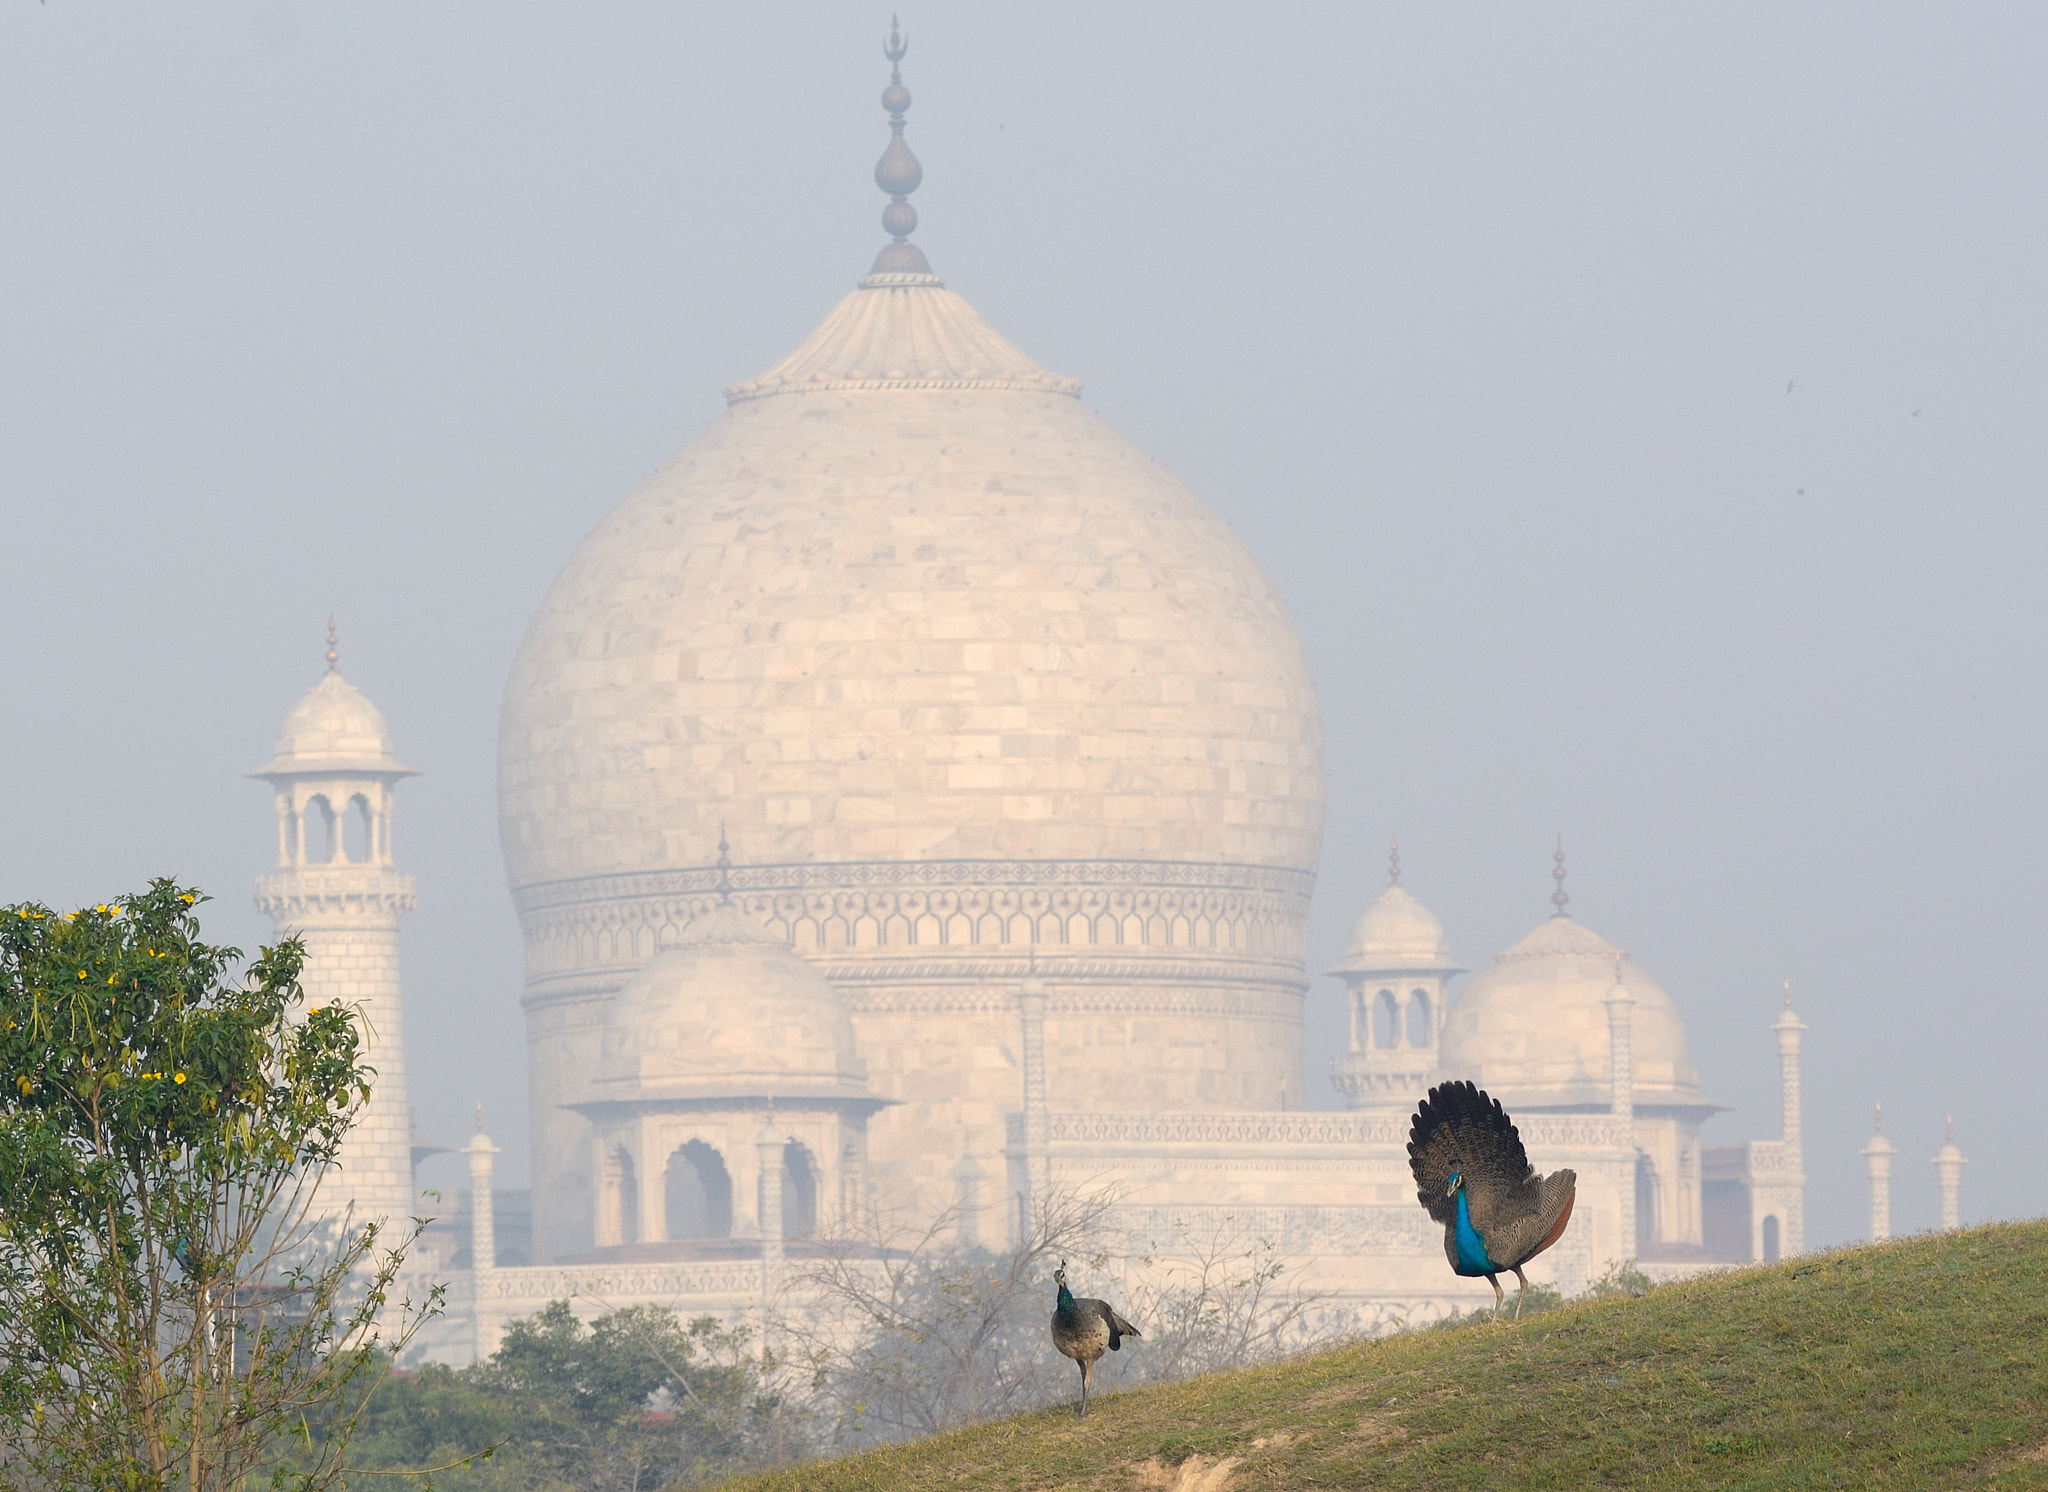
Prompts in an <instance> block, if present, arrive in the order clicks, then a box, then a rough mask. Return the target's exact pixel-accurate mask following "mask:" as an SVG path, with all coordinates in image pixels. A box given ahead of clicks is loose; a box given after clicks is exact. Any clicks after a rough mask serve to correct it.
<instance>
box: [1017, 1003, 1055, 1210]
mask: <svg viewBox="0 0 2048 1492" xmlns="http://www.w3.org/2000/svg"><path fill="white" fill-rule="evenodd" d="M1017 1008H1018V1010H1019V1012H1020V1014H1021V1016H1022V1018H1023V1022H1024V1177H1025V1196H1024V1216H1023V1218H1022V1219H1020V1222H1021V1223H1022V1231H1023V1234H1024V1237H1026V1238H1029V1237H1030V1236H1031V1230H1032V1228H1033V1226H1034V1224H1035V1222H1036V1220H1037V1215H1038V1209H1039V1208H1040V1207H1041V1206H1043V1205H1044V1201H1045V1194H1046V1190H1047V1188H1048V1187H1049V1186H1050V1184H1051V1179H1050V1178H1051V1165H1050V1162H1049V1159H1048V1157H1047V1155H1046V1151H1047V1148H1048V1146H1049V1145H1050V1143H1051V1139H1052V1124H1051V1120H1050V1119H1049V1117H1048V1116H1047V1113H1046V1099H1045V985H1044V983H1043V982H1042V981H1041V980H1040V979H1039V977H1038V976H1037V975H1036V974H1033V975H1031V976H1030V977H1029V978H1027V979H1026V980H1025V981H1024V983H1023V984H1022V985H1020V986H1019V987H1018V990H1017Z"/></svg>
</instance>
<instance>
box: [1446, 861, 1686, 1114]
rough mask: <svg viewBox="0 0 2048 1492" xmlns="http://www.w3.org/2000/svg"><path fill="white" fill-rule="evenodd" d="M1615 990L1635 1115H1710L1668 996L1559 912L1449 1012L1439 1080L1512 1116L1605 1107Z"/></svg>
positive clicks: (1497, 960)
mask: <svg viewBox="0 0 2048 1492" xmlns="http://www.w3.org/2000/svg"><path fill="white" fill-rule="evenodd" d="M1558 894H1559V895H1562V888H1561V887H1560V890H1559V893H1558ZM1617 984H1619V985H1620V986H1621V987H1622V988H1623V989H1625V990H1627V991H1628V993H1629V994H1630V995H1631V996H1632V997H1633V998H1634V1006H1633V1008H1632V1010H1631V1012H1630V1038H1629V1043H1630V1048H1631V1057H1632V1066H1633V1068H1634V1074H1635V1094H1636V1103H1637V1105H1638V1106H1641V1105H1652V1106H1656V1105H1664V1106H1673V1107H1682V1108H1696V1109H1702V1110H1704V1109H1706V1108H1708V1107H1709V1105H1707V1104H1706V1103H1705V1101H1704V1100H1703V1099H1702V1098H1701V1096H1700V1080H1699V1071H1698V1069H1697V1068H1695V1067H1694V1066H1693V1063H1692V1043H1691V1041H1690V1040H1689V1038H1688V1037H1687V1035H1686V1030H1685V1019H1684V1017H1683V1016H1681V1015H1680V1014H1679V1013H1678V1006H1677V1005H1676V1004H1675V1003H1673V1001H1672V999H1671V996H1670V995H1668V994H1666V993H1665V991H1664V987H1663V986H1662V985H1660V984H1658V983H1657V981H1656V980H1654V979H1652V978H1651V977H1650V976H1649V975H1648V974H1646V973H1644V972H1643V971H1642V970H1641V969H1639V968H1637V967H1636V965H1635V964H1633V963H1631V962H1630V961H1629V958H1628V955H1627V954H1626V953H1625V952H1623V951H1622V950H1621V949H1619V948H1616V947H1615V946H1614V945H1613V944H1611V943H1609V942H1608V941H1607V940H1606V939H1605V938H1603V937H1601V936H1600V935H1599V934H1598V933H1596V932H1594V931H1593V930H1592V929H1591V928H1589V927H1587V926H1586V925H1585V924H1584V923H1582V922H1578V921H1576V920H1574V919H1573V918H1571V917H1569V916H1566V915H1563V908H1562V906H1560V907H1559V909H1558V911H1557V912H1555V913H1553V914H1552V915H1551V916H1550V917H1549V918H1547V919H1546V920H1545V921H1544V922H1542V923H1541V924H1539V925H1538V926H1537V927H1536V929H1535V930H1534V931H1532V932H1531V933H1530V934H1529V935H1528V936H1527V937H1525V938H1523V939H1522V940H1521V941H1520V942H1519V943H1516V944H1515V945H1514V947H1512V948H1510V949H1508V950H1507V951H1506V952H1505V953H1499V954H1496V955H1494V963H1493V967H1492V968H1490V969H1488V970H1486V971H1485V972H1483V973H1481V974H1480V975H1479V976H1478V977H1477V978H1476V979H1474V980H1473V981H1472V982H1471V983H1470V984H1468V985H1467V986H1466V987H1465V989H1464V991H1463V993H1461V994H1460V995H1459V996H1458V998H1457V1000H1456V1001H1455V1002H1454V1003H1453V1004H1452V1006H1451V1010H1450V1014H1449V1016H1448V1017H1447V1018H1446V1019H1445V1021H1444V1035H1443V1065H1444V1070H1445V1071H1446V1072H1448V1073H1450V1074H1451V1075H1453V1076H1455V1077H1469V1078H1471V1079H1472V1080H1473V1081H1474V1082H1477V1083H1478V1084H1479V1085H1480V1086H1481V1087H1482V1088H1484V1089H1486V1091H1487V1092H1489V1093H1491V1094H1493V1095H1494V1096H1495V1097H1497V1098H1499V1099H1500V1100H1501V1101H1502V1102H1503V1103H1505V1104H1509V1105H1510V1106H1512V1105H1514V1104H1517V1103H1519V1104H1522V1105H1524V1106H1526V1107H1530V1108H1578V1107H1587V1108H1595V1107H1601V1106H1604V1105H1605V1104H1606V1103H1607V1102H1608V1101H1609V1096H1610V1092H1611V1081H1612V1064H1613V1050H1612V1047H1611V1045H1610V1041H1609V1034H1608V1031H1609V1028H1608V1020H1607V1001H1608V999H1609V997H1610V995H1611V994H1612V992H1613V991H1614V989H1615V987H1616V985H1617Z"/></svg>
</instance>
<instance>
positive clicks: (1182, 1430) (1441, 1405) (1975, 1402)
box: [736, 1222, 2048, 1492]
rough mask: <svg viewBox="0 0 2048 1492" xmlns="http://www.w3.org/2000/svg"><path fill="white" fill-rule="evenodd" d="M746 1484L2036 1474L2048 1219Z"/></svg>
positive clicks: (1241, 1486)
mask: <svg viewBox="0 0 2048 1492" xmlns="http://www.w3.org/2000/svg"><path fill="white" fill-rule="evenodd" d="M1126 1350H1129V1349H1126ZM1138 1350H1140V1351H1142V1350H1143V1349H1142V1347H1141V1348H1139V1349H1138ZM1062 1366H1064V1364H1062ZM736 1485H737V1486H738V1487H744V1488H747V1489H752V1492H783V1489H790V1492H794V1489H799V1488H801V1489H804V1492H825V1489H846V1492H855V1489H859V1492H918V1489H923V1488H990V1489H994V1488H1020V1489H1040V1488H1102V1489H1124V1488H1131V1489H1140V1488H1158V1489H1173V1492H1254V1489H1293V1488H1310V1487H1333V1488H1334V1487H1345V1488H1351V1487H1357V1488H1429V1489H1444V1488H1459V1487H1487V1488H1506V1487H1515V1488H1520V1487H1560V1488H1568V1487H1569V1488H1576V1487H1630V1488H1693V1487H1738V1488H1739V1487H1856V1488H1866V1487H1927V1488H1950V1487H2048V1222H2037V1223H2023V1224H2008V1225H2001V1226H1996V1227H1987V1228H1978V1229H1974V1230H1971V1231H1969V1232H1964V1233H1951V1234H1948V1235H1945V1236H1942V1237H1930V1238H1916V1239H1912V1240H1908V1241H1906V1242H1903V1243H1896V1244H1889V1245H1885V1246H1883V1247H1878V1248H1858V1249H1847V1250H1843V1251H1841V1252H1838V1253H1831V1254H1818V1255H1813V1256H1810V1257H1807V1258H1803V1259H1797V1260H1793V1261H1791V1262H1789V1263H1786V1264H1778V1265H1771V1266H1768V1267H1758V1268H1753V1269H1745V1270H1742V1271H1740V1272H1734V1273H1728V1274H1722V1275H1718V1276H1713V1277H1709V1278H1705V1279H1700V1280H1695V1281H1691V1282H1688V1283H1684V1284H1679V1285H1670V1286H1666V1287H1664V1288H1662V1289H1659V1290H1657V1291H1655V1292H1653V1293H1651V1294H1650V1295H1648V1296H1645V1297H1643V1298H1641V1299H1638V1300H1611V1301H1600V1302H1587V1303H1584V1304H1573V1305H1567V1306H1563V1307H1560V1308H1558V1309H1556V1310H1552V1311H1548V1312H1544V1313H1543V1314H1541V1315H1537V1316H1531V1317H1529V1318H1527V1319H1525V1320H1524V1321H1522V1322H1520V1323H1518V1324H1515V1325H1501V1326H1491V1325H1482V1326H1472V1327H1465V1328H1460V1329H1456V1330H1443V1331H1431V1332H1418V1333H1416V1334H1414V1335H1410V1336H1402V1337H1396V1338H1392V1339H1389V1340H1386V1341H1381V1342H1374V1343H1370V1344H1365V1345H1360V1346H1354V1347H1346V1348H1341V1349H1339V1350H1336V1351H1331V1352H1324V1353H1319V1354H1316V1355H1314V1356H1310V1357H1303V1358H1298V1359H1295V1360H1294V1361H1291V1362H1287V1363H1282V1364H1278V1365H1275V1366H1272V1367H1267V1368H1260V1369H1255V1370H1252V1371H1248V1372H1242V1373H1231V1374H1222V1375H1218V1376H1216V1377H1213V1378H1204V1379H1196V1380H1194V1381H1191V1382H1187V1383H1180V1384H1174V1385H1171V1386H1168V1387H1164V1388H1156V1389H1147V1390H1143V1391H1139V1392H1134V1393H1129V1394H1120V1395H1116V1396H1113V1397H1107V1398H1103V1399H1098V1400H1097V1401H1096V1402H1095V1404H1094V1406H1093V1408H1092V1409H1091V1410H1090V1413H1089V1417H1088V1418H1087V1420H1085V1421H1079V1422H1077V1421H1076V1420H1075V1419H1074V1418H1073V1416H1072V1415H1071V1414H1067V1413H1059V1412H1050V1413H1044V1414H1035V1415H1028V1416H1026V1417H1024V1418H1021V1419H1015V1420H1008V1421H1004V1422H1001V1423H997V1424H989V1425H981V1426H977V1427H975V1428H973V1429H970V1430H964V1431H961V1432H958V1433H956V1434H952V1435H946V1436H940V1437H937V1438H934V1439H931V1440H924V1441H917V1442H914V1443H910V1444H905V1445H898V1446H891V1447H888V1448H886V1449H883V1450H880V1451H875V1452H871V1453H869V1454H866V1455H861V1456H854V1457H849V1458H847V1459H844V1460H839V1461H830V1462H822V1463H816V1464H813V1465H810V1466H803V1467H798V1468H794V1469H792V1470H789V1471H784V1472H779V1473H776V1474H773V1475H769V1476H764V1477H756V1478H751V1479H748V1480H747V1481H745V1482H743V1483H739V1484H736Z"/></svg>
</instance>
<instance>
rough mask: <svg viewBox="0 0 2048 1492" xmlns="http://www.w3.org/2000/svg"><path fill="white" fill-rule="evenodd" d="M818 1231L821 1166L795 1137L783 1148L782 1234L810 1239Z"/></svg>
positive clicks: (788, 1236)
mask: <svg viewBox="0 0 2048 1492" xmlns="http://www.w3.org/2000/svg"><path fill="white" fill-rule="evenodd" d="M817 1231H818V1168H817V1167H816V1166H814V1165H812V1164H811V1152H810V1151H808V1150H806V1149H804V1147H803V1146H801V1145H799V1144H798V1143H797V1142H796V1141H795V1140H791V1141H790V1142H789V1143H788V1144H787V1145H785V1146H783V1147H782V1236H783V1237H784V1238H809V1237H810V1236H811V1235H812V1234H814V1233H816V1232H817Z"/></svg>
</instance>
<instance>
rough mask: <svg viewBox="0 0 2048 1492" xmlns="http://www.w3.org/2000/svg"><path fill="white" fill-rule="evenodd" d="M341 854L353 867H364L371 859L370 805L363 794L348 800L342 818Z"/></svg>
mask: <svg viewBox="0 0 2048 1492" xmlns="http://www.w3.org/2000/svg"><path fill="white" fill-rule="evenodd" d="M341 853H342V854H343V855H345V856H346V857H347V858H348V862H349V864H351V865H363V864H366V863H368V861H369V858H370V805H369V803H368V802H367V801H366V800H365V799H364V797H363V795H362V794H361V793H357V794H356V795H355V796H354V797H353V798H350V799H349V800H348V810H347V811H346V812H345V813H343V814H342V816H341Z"/></svg>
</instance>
